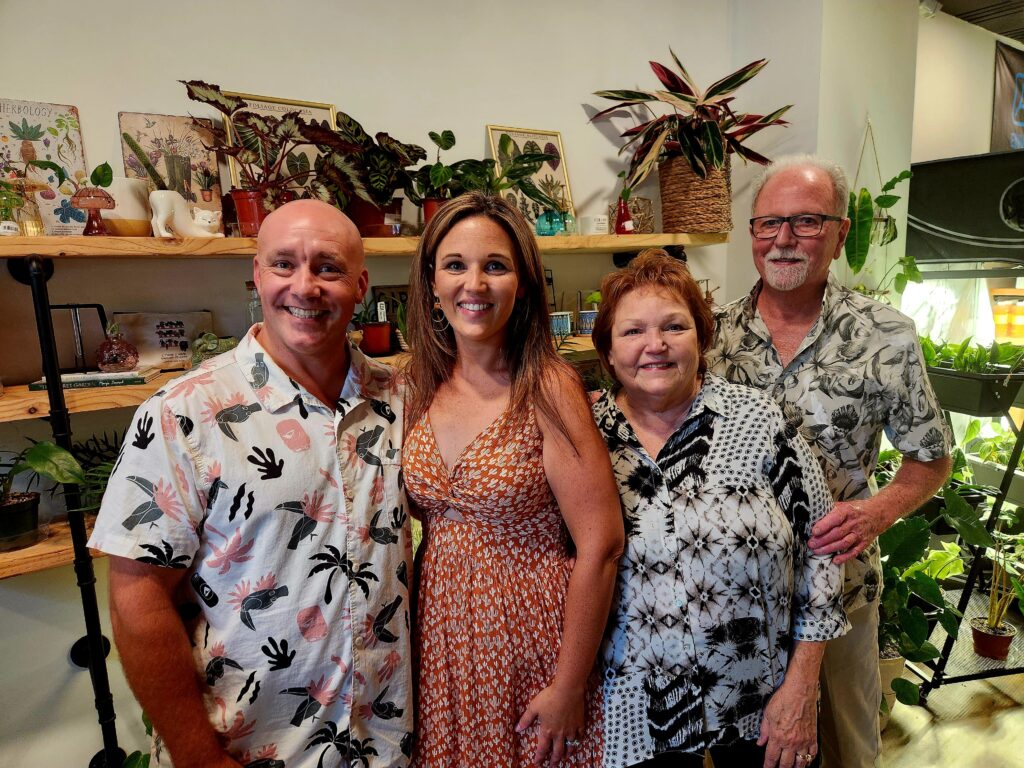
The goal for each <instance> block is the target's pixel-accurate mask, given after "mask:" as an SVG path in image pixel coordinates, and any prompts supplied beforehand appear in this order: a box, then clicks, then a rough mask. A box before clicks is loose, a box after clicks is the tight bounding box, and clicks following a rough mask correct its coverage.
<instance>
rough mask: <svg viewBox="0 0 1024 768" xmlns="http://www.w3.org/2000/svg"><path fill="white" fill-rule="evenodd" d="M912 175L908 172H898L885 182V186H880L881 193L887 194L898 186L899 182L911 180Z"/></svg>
mask: <svg viewBox="0 0 1024 768" xmlns="http://www.w3.org/2000/svg"><path fill="white" fill-rule="evenodd" d="M913 175H914V174H913V173H911V172H910V171H900V172H899V173H898V174H897V175H896V176H893V177H892V178H891V179H889V180H888V181H887V182H885V184H883V185H882V191H883V192H888V191H889V190H891V189H893V188H894V187H895V186H896V185H897V184H899V183H900V182H901V181H906V180H907V179H909V178H911V177H912V176H913Z"/></svg>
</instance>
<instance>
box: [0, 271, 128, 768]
mask: <svg viewBox="0 0 1024 768" xmlns="http://www.w3.org/2000/svg"><path fill="white" fill-rule="evenodd" d="M15 264H16V262H14V261H13V260H12V261H8V265H9V269H10V272H11V274H12V275H14V277H15V279H17V280H18V281H19V282H23V283H27V284H28V285H29V287H31V289H32V306H33V309H34V311H35V319H36V330H37V332H38V334H39V351H40V354H41V355H42V362H43V375H44V376H45V377H46V382H47V386H46V392H47V396H48V398H49V404H50V413H49V417H48V419H49V422H50V431H51V432H52V434H53V440H54V442H55V443H56V444H57V445H59V446H60V447H62V448H65V449H67V450H71V418H70V412H69V411H68V408H67V404H66V403H65V401H64V390H63V388H62V387H61V386H60V380H61V378H60V366H59V363H58V360H57V343H56V340H55V338H54V333H53V319H52V317H51V315H50V311H51V309H52V306H51V305H50V298H49V293H48V292H47V290H46V281H47V279H48V278H49V276H50V275H52V274H53V268H52V265H50V264H47V263H46V260H44V259H42V258H40V257H39V256H36V255H29V256H26V257H25V258H24V260H23V261H22V262H21V263H20V264H18V265H17V266H15ZM11 267H14V268H11ZM64 491H65V499H67V507H68V526H69V528H70V530H71V540H72V543H73V545H74V551H75V559H74V569H75V576H76V578H77V582H78V588H79V591H80V592H81V598H82V613H83V614H84V618H85V635H84V636H83V637H82V638H80V639H79V640H78V641H77V642H76V643H75V644H74V646H73V647H72V649H71V658H72V661H74V663H75V664H77V665H78V666H83V667H88V669H89V677H90V679H91V680H92V689H93V695H94V700H95V704H96V713H97V718H98V720H99V724H100V731H101V734H102V737H103V749H102V750H101V751H100V752H98V753H96V755H94V756H93V758H92V760H91V761H90V762H89V768H104V767H105V768H115V767H116V768H120V766H121V765H122V764H123V763H124V759H125V752H124V750H123V749H121V748H120V747H119V746H118V743H117V731H116V729H115V726H114V720H115V714H114V697H113V695H112V694H111V692H110V680H109V678H108V677H107V665H106V656H107V654H108V652H109V651H110V641H109V640H107V638H105V637H104V636H103V630H102V628H101V625H100V614H99V606H98V604H97V602H96V575H95V572H94V571H93V567H92V555H90V554H89V548H88V546H87V545H86V543H87V541H88V535H87V533H86V529H85V513H84V512H83V511H82V510H81V509H79V507H80V503H79V496H78V492H77V488H76V486H74V485H68V486H64Z"/></svg>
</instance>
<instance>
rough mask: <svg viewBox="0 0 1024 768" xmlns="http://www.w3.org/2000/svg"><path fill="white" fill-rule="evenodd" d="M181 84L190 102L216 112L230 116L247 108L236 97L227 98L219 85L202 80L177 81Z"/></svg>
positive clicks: (244, 103)
mask: <svg viewBox="0 0 1024 768" xmlns="http://www.w3.org/2000/svg"><path fill="white" fill-rule="evenodd" d="M178 82H180V83H183V84H184V86H185V90H186V91H188V97H189V98H190V99H192V101H198V102H201V103H203V104H207V105H209V106H211V107H213V108H214V109H216V110H219V111H221V112H223V113H224V114H225V115H228V116H230V115H231V114H232V113H233V112H235V111H237V110H239V109H242V108H243V107H247V106H248V104H247V103H246V102H245V101H244V100H243V99H240V98H238V97H237V96H228V95H227V94H225V93H224V92H223V91H221V89H220V86H219V85H212V84H211V83H204V82H203V81H202V80H179V81H178Z"/></svg>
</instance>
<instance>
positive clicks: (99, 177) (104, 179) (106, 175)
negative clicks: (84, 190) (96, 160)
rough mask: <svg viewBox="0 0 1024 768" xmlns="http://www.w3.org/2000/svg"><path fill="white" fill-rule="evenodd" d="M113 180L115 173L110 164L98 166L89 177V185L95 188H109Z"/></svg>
mask: <svg viewBox="0 0 1024 768" xmlns="http://www.w3.org/2000/svg"><path fill="white" fill-rule="evenodd" d="M113 180H114V171H113V170H112V169H111V167H110V163H103V164H102V165H97V166H96V167H95V168H93V171H92V173H91V174H90V175H89V183H90V184H92V185H93V186H94V187H109V186H110V182H112V181H113Z"/></svg>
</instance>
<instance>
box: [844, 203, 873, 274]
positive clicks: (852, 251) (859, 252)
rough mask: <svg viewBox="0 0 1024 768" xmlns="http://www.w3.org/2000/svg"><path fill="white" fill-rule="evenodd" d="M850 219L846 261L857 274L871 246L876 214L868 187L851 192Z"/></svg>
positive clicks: (848, 212)
mask: <svg viewBox="0 0 1024 768" xmlns="http://www.w3.org/2000/svg"><path fill="white" fill-rule="evenodd" d="M847 216H848V217H849V219H850V231H849V233H848V234H847V235H846V245H845V246H844V247H845V250H846V263H847V264H848V265H849V266H850V270H851V271H852V272H853V273H854V274H857V273H858V272H860V271H861V269H863V267H864V263H865V262H866V261H867V258H868V249H869V248H870V247H871V224H872V218H873V216H874V201H873V200H872V199H871V193H870V192H869V191H868V190H867V189H863V188H862V189H861V190H860V193H859V194H854V193H853V192H851V193H850V205H849V210H848V211H847Z"/></svg>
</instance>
